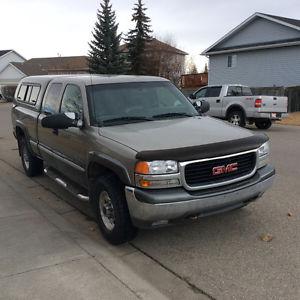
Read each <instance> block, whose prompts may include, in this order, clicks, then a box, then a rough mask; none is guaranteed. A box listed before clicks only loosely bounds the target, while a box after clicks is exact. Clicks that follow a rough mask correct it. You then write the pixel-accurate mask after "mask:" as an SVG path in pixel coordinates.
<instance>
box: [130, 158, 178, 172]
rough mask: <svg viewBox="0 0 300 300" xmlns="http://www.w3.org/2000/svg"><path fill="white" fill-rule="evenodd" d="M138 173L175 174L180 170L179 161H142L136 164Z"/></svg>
mask: <svg viewBox="0 0 300 300" xmlns="http://www.w3.org/2000/svg"><path fill="white" fill-rule="evenodd" d="M135 172H136V173H138V174H149V175H150V174H151V175H159V174H173V173H177V172H178V163H177V162H176V161H174V160H154V161H140V162H138V163H137V164H136V167H135Z"/></svg>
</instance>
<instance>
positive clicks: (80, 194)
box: [44, 168, 90, 202]
mask: <svg viewBox="0 0 300 300" xmlns="http://www.w3.org/2000/svg"><path fill="white" fill-rule="evenodd" d="M44 173H45V175H47V176H48V177H50V178H51V179H52V180H54V181H55V182H56V183H58V184H59V185H60V186H62V187H63V188H65V189H66V190H67V191H68V192H69V193H71V194H72V195H73V196H75V197H76V198H77V199H79V200H81V201H83V202H89V200H90V198H89V197H88V196H87V195H86V191H84V189H83V188H82V189H80V188H78V187H76V186H75V184H74V183H72V182H71V181H70V180H68V179H66V178H63V177H62V176H61V175H59V174H58V173H57V172H55V170H53V169H52V168H45V169H44Z"/></svg>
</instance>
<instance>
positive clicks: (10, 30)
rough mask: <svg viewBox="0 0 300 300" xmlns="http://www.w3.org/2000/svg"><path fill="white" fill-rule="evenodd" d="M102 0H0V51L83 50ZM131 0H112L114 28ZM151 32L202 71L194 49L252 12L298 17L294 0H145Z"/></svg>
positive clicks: (124, 19)
mask: <svg viewBox="0 0 300 300" xmlns="http://www.w3.org/2000/svg"><path fill="white" fill-rule="evenodd" d="M100 1H101V0H0V9H1V16H0V24H1V29H0V50H5V49H14V50H16V51H17V52H18V53H19V54H21V55H22V56H24V57H25V58H26V59H30V58H32V57H51V56H58V55H61V56H74V55H87V53H88V49H89V46H88V42H89V41H90V40H91V38H92V34H91V33H92V31H93V28H94V24H95V22H96V13H97V9H98V8H99V7H100ZM135 2H136V0H111V3H112V5H113V9H114V10H115V11H116V15H117V21H118V23H119V31H120V32H123V33H127V32H128V30H129V29H130V28H132V27H133V26H134V24H133V23H132V22H131V14H132V8H133V5H134V3H135ZM143 2H144V3H145V5H146V7H147V8H148V10H147V14H148V16H149V17H150V18H151V25H152V30H153V34H154V35H155V36H157V37H160V38H162V39H165V38H166V37H167V38H169V37H172V40H174V41H175V43H176V46H177V47H178V48H179V49H181V50H184V51H186V52H188V53H189V54H190V57H192V58H193V59H194V60H195V62H196V64H197V66H198V70H199V71H202V70H203V68H204V65H205V63H206V61H207V60H206V58H205V57H203V56H200V55H199V54H200V53H201V52H202V51H204V50H205V49H206V48H208V47H209V46H210V45H212V44H213V43H214V42H216V41H217V40H218V39H219V38H221V37H222V36H223V35H224V34H226V33H227V32H228V31H230V30H231V29H232V28H234V27H235V26H237V25H239V24H240V23H241V22H243V21H244V20H245V19H246V18H248V17H249V16H250V15H252V14H253V13H255V12H262V13H268V14H274V15H279V16H284V17H289V18H295V19H300V2H299V0H285V1H274V0H251V1H249V0H248V1H245V0H209V1H208V0H205V1H203V0H144V1H143Z"/></svg>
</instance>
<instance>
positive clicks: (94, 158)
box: [86, 151, 132, 186]
mask: <svg viewBox="0 0 300 300" xmlns="http://www.w3.org/2000/svg"><path fill="white" fill-rule="evenodd" d="M92 163H97V164H99V165H100V166H103V167H105V168H107V169H109V170H111V171H112V172H113V173H116V174H117V175H118V177H119V178H120V180H121V181H122V183H124V184H125V185H130V186H131V185H132V182H131V180H130V176H129V174H128V171H127V169H126V167H125V166H124V165H123V164H122V163H121V162H120V161H118V160H116V159H114V158H112V157H110V156H108V155H106V154H103V153H97V152H93V151H92V152H89V154H88V164H87V165H88V167H87V169H86V172H87V174H86V176H87V178H88V173H89V167H90V165H91V164H92Z"/></svg>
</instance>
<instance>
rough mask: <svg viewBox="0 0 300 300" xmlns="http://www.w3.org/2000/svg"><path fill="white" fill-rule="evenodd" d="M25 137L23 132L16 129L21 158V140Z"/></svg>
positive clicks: (18, 128) (20, 129)
mask: <svg viewBox="0 0 300 300" xmlns="http://www.w3.org/2000/svg"><path fill="white" fill-rule="evenodd" d="M22 137H25V132H24V131H23V129H22V128H20V127H19V126H17V127H16V138H17V142H18V149H19V155H20V156H21V138H22Z"/></svg>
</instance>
